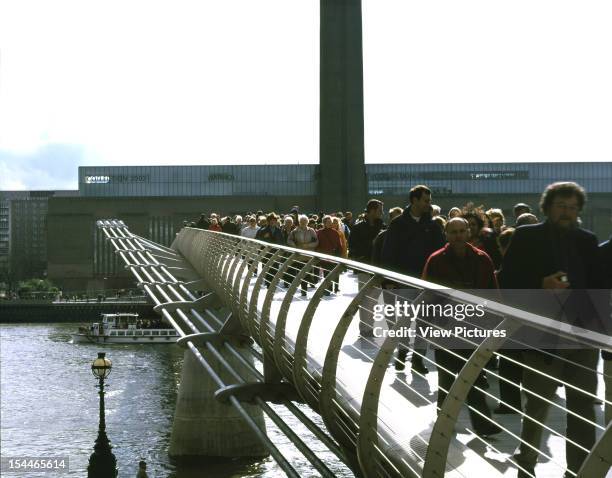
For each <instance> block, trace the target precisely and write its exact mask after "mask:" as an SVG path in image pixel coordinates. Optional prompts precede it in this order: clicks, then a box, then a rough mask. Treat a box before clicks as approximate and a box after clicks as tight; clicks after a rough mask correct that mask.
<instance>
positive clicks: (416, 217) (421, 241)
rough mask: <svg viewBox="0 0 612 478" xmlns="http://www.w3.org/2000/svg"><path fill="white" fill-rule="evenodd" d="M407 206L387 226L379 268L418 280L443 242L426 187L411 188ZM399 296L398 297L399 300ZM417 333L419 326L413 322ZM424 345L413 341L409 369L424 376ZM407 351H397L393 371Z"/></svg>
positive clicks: (406, 296) (408, 295)
mask: <svg viewBox="0 0 612 478" xmlns="http://www.w3.org/2000/svg"><path fill="white" fill-rule="evenodd" d="M408 198H409V200H410V205H409V206H407V207H406V208H405V209H404V212H403V213H402V215H401V216H399V217H398V218H396V219H395V220H393V221H392V222H391V224H389V227H388V229H387V233H386V236H385V241H384V243H383V247H382V252H381V262H382V267H385V268H387V269H390V270H392V271H395V272H399V273H401V274H406V275H409V276H412V277H416V278H420V277H421V274H422V272H423V267H424V266H425V262H426V261H427V259H428V258H429V256H430V255H431V254H432V253H433V252H435V251H437V250H438V249H441V248H442V246H444V243H445V242H446V241H445V239H444V234H443V233H442V230H441V229H440V227H439V226H438V225H437V224H436V223H434V222H433V221H432V220H431V191H430V190H429V188H428V187H427V186H422V185H419V186H415V187H413V188H412V189H411V190H410V194H409V196H408ZM399 295H401V297H399ZM415 297H416V296H415V295H414V294H413V291H412V290H404V291H401V292H400V294H398V296H397V297H396V300H402V301H403V300H410V299H414V298H415ZM416 325H417V330H418V326H419V325H423V324H420V323H419V322H418V321H417V324H416ZM426 350H427V342H425V340H423V338H421V337H419V336H417V337H415V343H414V352H415V353H413V355H412V369H413V370H414V371H416V372H419V373H421V374H426V373H427V372H428V370H427V367H425V363H424V362H423V356H424V355H425V352H426ZM406 355H407V350H406V349H405V348H404V347H400V348H399V350H398V357H397V359H396V360H397V362H396V368H398V369H402V368H403V363H404V360H406Z"/></svg>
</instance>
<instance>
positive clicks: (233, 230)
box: [221, 221, 240, 236]
mask: <svg viewBox="0 0 612 478" xmlns="http://www.w3.org/2000/svg"><path fill="white" fill-rule="evenodd" d="M221 230H222V231H223V232H225V233H226V234H233V235H235V236H237V235H239V233H240V231H239V230H238V225H237V224H236V223H235V222H232V221H227V222H226V223H225V224H223V225H222V226H221Z"/></svg>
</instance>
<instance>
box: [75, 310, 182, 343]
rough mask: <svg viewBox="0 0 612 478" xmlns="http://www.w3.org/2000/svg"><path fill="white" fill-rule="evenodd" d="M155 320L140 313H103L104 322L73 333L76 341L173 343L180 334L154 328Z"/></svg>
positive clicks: (171, 330) (172, 330) (170, 330)
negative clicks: (144, 317) (140, 317)
mask: <svg viewBox="0 0 612 478" xmlns="http://www.w3.org/2000/svg"><path fill="white" fill-rule="evenodd" d="M152 324H153V322H152V321H150V320H146V319H139V318H138V314H127V313H126V314H121V313H120V314H102V322H96V323H94V324H91V325H90V326H89V327H79V331H78V332H77V333H76V334H72V341H73V342H74V343H93V344H173V343H175V342H176V341H177V340H178V338H179V335H178V334H177V333H176V330H174V329H162V328H152Z"/></svg>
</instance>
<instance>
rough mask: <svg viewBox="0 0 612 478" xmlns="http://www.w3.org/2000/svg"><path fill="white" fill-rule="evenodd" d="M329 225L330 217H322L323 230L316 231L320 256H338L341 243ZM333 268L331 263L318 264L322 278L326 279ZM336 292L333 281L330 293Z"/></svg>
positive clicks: (336, 287)
mask: <svg viewBox="0 0 612 478" xmlns="http://www.w3.org/2000/svg"><path fill="white" fill-rule="evenodd" d="M331 225H332V218H331V216H324V217H323V229H319V230H318V231H317V239H318V240H319V245H318V247H317V252H321V253H322V254H329V255H330V256H339V255H340V249H341V247H342V243H341V242H340V234H339V233H338V231H336V230H335V229H333V228H332V227H331ZM333 267H334V263H333V262H326V261H321V262H320V263H319V268H320V269H321V270H322V271H323V278H325V277H327V274H329V273H330V271H331V270H332V268H333ZM338 291H339V288H338V282H337V281H334V282H333V283H332V292H338ZM329 293H330V291H329V290H326V291H325V295H329Z"/></svg>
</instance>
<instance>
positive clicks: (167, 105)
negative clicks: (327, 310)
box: [0, 0, 612, 190]
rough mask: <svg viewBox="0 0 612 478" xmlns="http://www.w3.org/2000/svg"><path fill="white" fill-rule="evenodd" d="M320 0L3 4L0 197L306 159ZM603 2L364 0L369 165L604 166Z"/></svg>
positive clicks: (606, 32) (611, 90)
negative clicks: (179, 169) (126, 168)
mask: <svg viewBox="0 0 612 478" xmlns="http://www.w3.org/2000/svg"><path fill="white" fill-rule="evenodd" d="M318 4H319V2H317V1H315V0H309V1H306V0H302V1H287V0H257V1H255V0H224V1H223V2H219V1H212V0H194V1H188V0H173V1H151V0H149V1H146V2H145V1H141V0H129V1H125V0H122V1H117V0H107V1H105V2H92V1H88V0H53V1H52V2H49V1H32V0H1V1H0V189H4V190H7V189H76V187H77V167H78V166H80V165H162V164H291V163H302V164H304V163H317V162H318V149H319V148H318V137H319V134H318V127H319V120H318V93H319V88H318V81H319V76H318V75H319V69H318V52H319V38H318V28H319V18H318V16H319V8H318ZM610 24H612V3H611V2H609V1H591V0H581V1H579V2H578V1H572V2H570V1H565V0H556V1H554V2H552V1H537V0H536V1H534V0H530V1H525V0H515V1H513V2H495V1H491V0H482V1H474V0H469V1H462V2H457V1H447V0H440V1H437V2H408V1H406V0H363V36H364V104H365V151H366V162H368V163H389V162H408V163H409V162H434V163H435V162H518V161H553V162H556V161H610V160H611V158H612V134H611V131H612V87H610V85H612V29H610V28H609V25H610Z"/></svg>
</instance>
